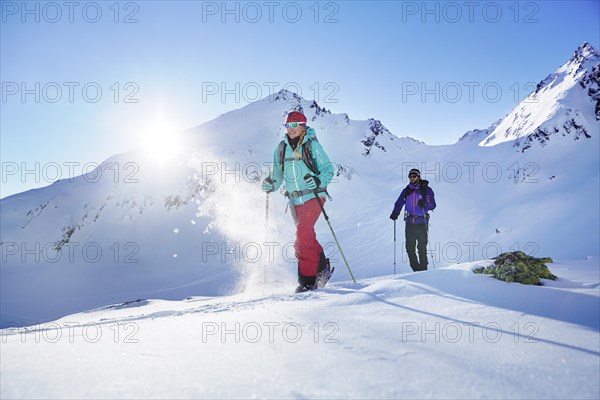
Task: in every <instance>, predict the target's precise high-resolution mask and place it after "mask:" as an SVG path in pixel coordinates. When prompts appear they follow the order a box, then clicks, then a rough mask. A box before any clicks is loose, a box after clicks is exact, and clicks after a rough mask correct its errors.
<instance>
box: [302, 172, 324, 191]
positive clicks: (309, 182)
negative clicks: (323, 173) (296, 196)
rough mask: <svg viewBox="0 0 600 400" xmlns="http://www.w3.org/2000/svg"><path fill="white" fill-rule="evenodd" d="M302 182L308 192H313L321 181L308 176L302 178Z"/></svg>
mask: <svg viewBox="0 0 600 400" xmlns="http://www.w3.org/2000/svg"><path fill="white" fill-rule="evenodd" d="M304 182H306V185H307V188H308V189H310V190H314V189H316V188H318V187H319V186H321V180H320V179H319V178H318V177H316V176H311V175H309V174H306V175H305V176H304Z"/></svg>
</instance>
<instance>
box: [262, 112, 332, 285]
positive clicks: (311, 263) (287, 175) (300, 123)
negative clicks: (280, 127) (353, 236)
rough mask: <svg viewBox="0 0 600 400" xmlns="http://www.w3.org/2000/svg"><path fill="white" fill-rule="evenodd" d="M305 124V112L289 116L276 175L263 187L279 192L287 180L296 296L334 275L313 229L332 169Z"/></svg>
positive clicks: (278, 149)
mask: <svg viewBox="0 0 600 400" xmlns="http://www.w3.org/2000/svg"><path fill="white" fill-rule="evenodd" d="M306 122H307V120H306V116H305V115H304V114H303V113H302V112H298V111H293V112H290V113H289V114H288V116H287V120H286V123H285V124H284V126H285V127H286V129H287V134H286V137H285V139H284V140H283V141H282V142H281V143H280V144H279V145H278V146H277V147H276V148H275V154H274V156H273V171H272V173H271V175H270V176H269V177H267V178H265V180H264V181H263V183H262V189H263V190H264V191H265V192H267V193H269V192H273V191H275V190H277V189H278V188H279V186H281V184H282V183H283V182H284V180H285V188H286V189H287V192H286V196H287V197H288V198H289V202H290V210H291V212H292V216H293V217H294V222H295V224H296V241H295V243H294V249H295V252H296V258H297V259H298V287H297V288H296V293H300V292H305V291H307V290H313V289H316V288H317V286H318V284H319V282H321V284H324V283H325V282H326V281H327V279H329V276H330V275H331V269H330V266H329V259H328V258H326V257H325V254H324V253H323V247H322V246H321V245H320V244H319V242H318V241H317V236H316V234H315V229H314V227H315V223H316V222H317V220H318V219H319V216H320V215H321V206H322V205H323V204H325V198H326V196H327V185H328V184H329V182H331V179H332V178H333V166H332V164H331V162H330V161H329V158H328V157H327V154H325V151H324V150H323V147H322V146H321V144H320V143H319V142H318V141H317V139H316V136H315V131H314V129H312V128H310V127H308V126H307V125H306ZM318 201H320V202H321V205H319V203H318Z"/></svg>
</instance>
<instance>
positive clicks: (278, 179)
mask: <svg viewBox="0 0 600 400" xmlns="http://www.w3.org/2000/svg"><path fill="white" fill-rule="evenodd" d="M284 140H285V141H286V143H287V146H285V156H284V168H283V173H282V168H281V162H280V158H279V145H277V147H276V148H275V153H274V154H273V173H272V174H271V179H272V180H273V186H274V190H277V189H279V187H280V186H281V184H282V183H283V182H284V181H285V188H286V190H287V191H288V192H289V193H292V192H297V191H298V192H299V191H303V190H307V189H308V188H307V187H306V182H304V176H306V174H309V175H314V174H313V173H312V172H311V170H310V169H309V168H308V166H306V163H305V162H304V161H303V160H302V157H301V155H302V150H303V149H302V145H303V144H304V143H306V142H307V141H309V140H310V141H311V142H312V143H311V151H312V157H313V159H314V162H315V165H316V166H317V169H318V170H319V174H318V175H317V177H318V178H319V180H320V181H321V184H320V185H319V188H326V187H327V185H328V184H329V182H331V179H332V178H333V171H334V168H333V165H332V164H331V161H329V157H327V154H325V150H323V147H322V146H321V144H320V143H319V142H318V141H317V140H316V136H315V130H314V129H313V128H308V129H307V131H306V135H305V136H304V139H303V141H302V143H299V144H298V148H297V150H298V152H299V153H300V157H299V158H296V157H295V156H294V150H292V146H290V144H289V142H288V137H287V135H286V136H285V139H284ZM318 195H319V196H320V197H326V196H327V194H326V193H324V192H320V193H319V194H318ZM314 197H315V195H314V193H308V194H305V195H304V196H300V197H292V200H293V202H294V205H301V204H304V203H305V202H307V201H308V200H310V199H312V198H314Z"/></svg>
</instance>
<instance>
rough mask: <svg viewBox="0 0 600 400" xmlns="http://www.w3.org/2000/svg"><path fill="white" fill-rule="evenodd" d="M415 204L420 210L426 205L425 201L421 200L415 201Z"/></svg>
mask: <svg viewBox="0 0 600 400" xmlns="http://www.w3.org/2000/svg"><path fill="white" fill-rule="evenodd" d="M417 204H418V205H419V207H421V208H427V204H426V203H425V199H421V200H419V201H417Z"/></svg>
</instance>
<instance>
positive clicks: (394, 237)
mask: <svg viewBox="0 0 600 400" xmlns="http://www.w3.org/2000/svg"><path fill="white" fill-rule="evenodd" d="M394 275H396V220H394Z"/></svg>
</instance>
